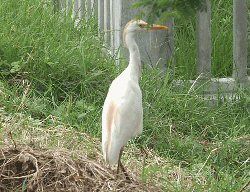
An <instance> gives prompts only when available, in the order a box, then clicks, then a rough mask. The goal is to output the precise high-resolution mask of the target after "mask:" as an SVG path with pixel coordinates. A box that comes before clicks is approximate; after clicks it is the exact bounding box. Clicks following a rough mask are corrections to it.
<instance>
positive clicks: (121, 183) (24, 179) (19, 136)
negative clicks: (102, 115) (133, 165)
mask: <svg viewBox="0 0 250 192" xmlns="http://www.w3.org/2000/svg"><path fill="white" fill-rule="evenodd" d="M0 114H1V115H0V117H1V127H2V134H1V137H2V141H3V143H2V145H1V148H0V150H1V152H0V181H1V182H0V191H162V190H161V189H160V188H158V187H156V186H153V185H152V183H148V182H147V183H146V182H142V181H140V180H139V179H138V173H132V172H131V171H129V174H130V175H131V177H132V181H131V182H128V181H126V179H125V178H124V176H123V175H122V174H121V175H116V174H115V171H113V170H112V169H110V168H108V167H107V166H106V165H105V163H104V162H103V160H102V155H101V154H100V150H99V146H100V143H99V141H97V140H95V139H93V138H90V137H89V136H87V135H86V134H82V133H78V132H76V131H73V130H72V129H70V128H67V127H65V126H62V125H57V126H50V127H46V126H44V123H43V122H40V121H36V120H33V119H32V118H27V117H25V116H23V115H22V114H16V115H12V116H11V115H7V114H4V112H3V111H1V113H0ZM47 120H50V121H54V122H53V125H56V124H57V123H56V122H55V121H56V120H55V119H53V117H49V119H47ZM0 130H1V129H0Z"/></svg>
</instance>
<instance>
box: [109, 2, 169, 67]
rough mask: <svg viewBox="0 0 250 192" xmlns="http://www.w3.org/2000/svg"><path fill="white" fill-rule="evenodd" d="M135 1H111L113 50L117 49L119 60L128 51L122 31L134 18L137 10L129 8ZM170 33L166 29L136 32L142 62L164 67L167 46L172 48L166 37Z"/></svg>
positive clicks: (123, 57)
mask: <svg viewBox="0 0 250 192" xmlns="http://www.w3.org/2000/svg"><path fill="white" fill-rule="evenodd" d="M137 1H138V0H128V1H121V0H114V1H113V7H115V9H114V10H113V13H114V15H115V17H113V18H114V30H115V32H114V50H115V51H114V52H115V53H116V52H117V51H118V50H119V53H120V56H119V57H118V58H119V60H123V59H126V60H128V51H127V49H126V48H124V44H123V37H122V33H123V29H124V27H125V25H126V23H127V22H128V21H130V20H131V19H135V18H136V16H137V14H138V12H139V11H138V10H136V9H131V7H132V4H133V3H135V2H137ZM142 19H145V18H142ZM166 24H167V23H166ZM170 31H171V30H170ZM170 35H172V33H171V32H170V33H169V32H168V31H154V32H141V33H139V34H137V39H136V41H137V43H138V46H139V49H140V53H141V59H142V63H145V64H148V65H150V66H156V65H159V66H163V68H166V62H167V57H168V56H169V55H170V54H168V52H169V47H171V48H173V43H170V41H169V39H168V38H167V37H168V36H170ZM171 40H172V39H171ZM172 51H173V49H172ZM171 55H172V54H171Z"/></svg>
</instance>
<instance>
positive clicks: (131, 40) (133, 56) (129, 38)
mask: <svg viewBox="0 0 250 192" xmlns="http://www.w3.org/2000/svg"><path fill="white" fill-rule="evenodd" d="M125 41H126V45H127V48H128V50H129V65H128V67H127V68H128V70H129V71H130V74H131V75H132V76H133V77H135V78H136V79H137V80H139V78H140V76H141V58H140V52H139V48H138V46H137V44H136V41H135V34H134V33H131V32H130V33H127V34H126V37H125Z"/></svg>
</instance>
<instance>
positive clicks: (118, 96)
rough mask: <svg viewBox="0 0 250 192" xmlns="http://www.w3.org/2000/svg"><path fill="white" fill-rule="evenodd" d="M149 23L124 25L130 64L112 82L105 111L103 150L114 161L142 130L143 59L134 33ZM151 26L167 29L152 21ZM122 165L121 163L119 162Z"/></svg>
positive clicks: (116, 161) (140, 22) (135, 22)
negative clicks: (130, 140)
mask: <svg viewBox="0 0 250 192" xmlns="http://www.w3.org/2000/svg"><path fill="white" fill-rule="evenodd" d="M146 27H147V23H146V22H144V21H141V20H137V21H135V20H132V21H130V22H128V24H127V25H126V26H125V29H124V33H123V38H124V41H125V42H124V43H125V45H126V46H127V48H128V49H129V54H130V58H129V65H128V67H127V68H126V69H125V70H124V71H123V72H122V73H121V74H120V75H119V76H118V77H117V78H116V79H115V80H114V81H113V82H112V84H111V86H110V88H109V91H108V94H107V97H106V100H105V102H104V106H103V111H102V151H103V155H104V159H105V160H106V161H107V162H108V163H109V164H111V165H113V164H116V163H118V160H119V154H120V151H121V148H122V147H123V146H124V145H125V144H126V143H127V142H128V140H129V139H131V138H133V137H135V136H137V135H139V134H141V133H142V127H143V108H142V93H141V89H140V87H139V79H140V74H141V59H140V52H139V49H138V46H137V44H136V42H135V36H134V34H135V33H136V32H137V31H140V30H144V28H146ZM152 29H156V30H159V29H166V27H165V26H159V25H153V27H152ZM118 167H119V165H118Z"/></svg>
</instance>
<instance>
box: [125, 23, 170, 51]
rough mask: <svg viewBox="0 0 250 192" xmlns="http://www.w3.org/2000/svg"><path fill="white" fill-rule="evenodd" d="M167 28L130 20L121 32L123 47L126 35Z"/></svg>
mask: <svg viewBox="0 0 250 192" xmlns="http://www.w3.org/2000/svg"><path fill="white" fill-rule="evenodd" d="M167 29H168V27H166V26H163V25H156V24H148V23H146V22H145V21H143V20H131V21H129V22H128V23H127V24H126V26H125V28H124V31H123V41H124V44H125V46H126V47H127V45H126V41H125V38H126V35H127V34H134V33H136V32H139V31H154V30H167Z"/></svg>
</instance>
